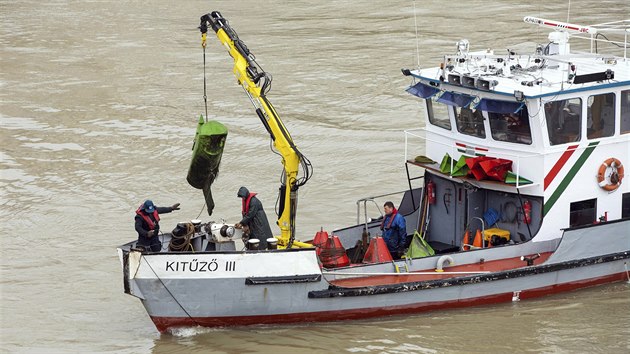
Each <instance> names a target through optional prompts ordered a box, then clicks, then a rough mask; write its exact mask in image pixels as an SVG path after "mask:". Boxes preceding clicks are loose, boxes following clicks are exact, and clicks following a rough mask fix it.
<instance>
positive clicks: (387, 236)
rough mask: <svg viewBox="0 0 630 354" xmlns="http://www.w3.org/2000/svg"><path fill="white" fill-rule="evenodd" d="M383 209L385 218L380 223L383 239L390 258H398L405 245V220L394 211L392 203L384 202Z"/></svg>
mask: <svg viewBox="0 0 630 354" xmlns="http://www.w3.org/2000/svg"><path fill="white" fill-rule="evenodd" d="M383 209H384V210H385V217H384V218H383V221H381V230H382V231H383V239H384V240H385V243H386V244H387V249H388V250H389V253H390V254H391V255H392V258H400V257H401V255H402V254H403V253H404V251H405V245H406V244H407V224H406V223H405V218H404V217H403V216H402V215H400V214H398V210H396V208H395V207H394V203H392V202H389V201H388V202H385V205H383Z"/></svg>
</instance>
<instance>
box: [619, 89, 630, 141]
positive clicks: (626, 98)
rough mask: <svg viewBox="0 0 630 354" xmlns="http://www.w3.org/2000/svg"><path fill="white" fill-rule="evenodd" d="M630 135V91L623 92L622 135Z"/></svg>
mask: <svg viewBox="0 0 630 354" xmlns="http://www.w3.org/2000/svg"><path fill="white" fill-rule="evenodd" d="M628 133H630V90H625V91H621V134H628Z"/></svg>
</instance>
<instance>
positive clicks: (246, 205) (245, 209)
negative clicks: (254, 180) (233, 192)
mask: <svg viewBox="0 0 630 354" xmlns="http://www.w3.org/2000/svg"><path fill="white" fill-rule="evenodd" d="M256 194H258V193H249V194H248V195H247V198H243V206H242V208H241V211H242V213H243V216H245V215H246V214H247V213H248V212H249V202H251V201H252V198H253V197H255V196H256Z"/></svg>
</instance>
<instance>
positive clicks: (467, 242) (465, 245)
mask: <svg viewBox="0 0 630 354" xmlns="http://www.w3.org/2000/svg"><path fill="white" fill-rule="evenodd" d="M469 249H470V230H468V229H466V232H464V238H463V239H462V251H468V250H469Z"/></svg>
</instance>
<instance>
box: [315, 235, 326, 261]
mask: <svg viewBox="0 0 630 354" xmlns="http://www.w3.org/2000/svg"><path fill="white" fill-rule="evenodd" d="M327 241H328V232H326V231H324V230H323V229H322V230H321V231H317V233H316V234H315V238H313V246H315V247H317V250H316V251H315V252H316V253H317V255H318V256H319V255H320V254H321V253H322V247H323V246H324V245H325V244H326V242H327Z"/></svg>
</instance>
